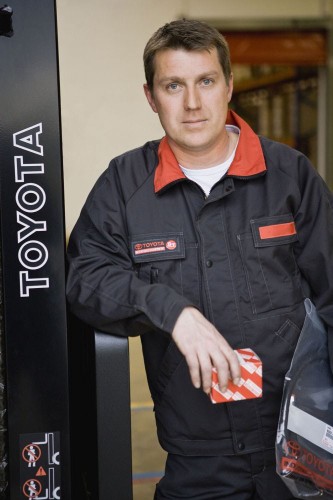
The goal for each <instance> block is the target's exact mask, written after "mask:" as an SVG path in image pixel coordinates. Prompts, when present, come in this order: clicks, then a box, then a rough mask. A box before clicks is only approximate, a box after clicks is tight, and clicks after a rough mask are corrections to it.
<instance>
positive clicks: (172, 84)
mask: <svg viewBox="0 0 333 500" xmlns="http://www.w3.org/2000/svg"><path fill="white" fill-rule="evenodd" d="M178 87H179V84H178V83H174V82H173V83H169V85H168V87H167V88H168V89H169V90H177V89H178Z"/></svg>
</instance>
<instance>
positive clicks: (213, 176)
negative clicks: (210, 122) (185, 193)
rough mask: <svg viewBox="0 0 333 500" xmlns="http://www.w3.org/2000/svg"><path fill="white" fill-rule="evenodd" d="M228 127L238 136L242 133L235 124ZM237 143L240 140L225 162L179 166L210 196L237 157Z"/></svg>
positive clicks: (227, 127)
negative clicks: (209, 164) (199, 166)
mask: <svg viewBox="0 0 333 500" xmlns="http://www.w3.org/2000/svg"><path fill="white" fill-rule="evenodd" d="M226 129H227V130H229V131H230V132H232V133H236V134H238V136H239V134H240V129H239V128H238V127H235V126H234V125H226ZM238 140H239V138H238ZM237 145H238V141H237V144H236V146H235V148H234V149H233V151H232V152H231V154H230V156H229V157H228V158H227V159H226V160H225V161H224V162H223V163H220V164H219V165H216V166H214V167H208V168H186V167H183V166H182V165H179V166H180V168H181V169H182V171H183V173H184V174H185V175H186V177H187V178H188V179H191V180H192V181H194V182H196V183H197V184H199V186H200V187H201V188H202V189H203V191H204V192H205V194H206V196H208V195H209V193H210V190H211V189H212V187H213V186H214V184H216V183H217V181H219V180H220V179H221V177H223V176H224V175H225V174H226V173H227V171H228V170H229V167H230V165H231V163H232V161H233V159H234V157H235V153H236V149H237Z"/></svg>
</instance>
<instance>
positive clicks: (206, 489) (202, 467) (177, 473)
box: [154, 450, 294, 500]
mask: <svg viewBox="0 0 333 500" xmlns="http://www.w3.org/2000/svg"><path fill="white" fill-rule="evenodd" d="M185 498H186V499H188V500H222V499H230V500H293V499H294V497H293V495H292V494H291V493H290V492H289V490H288V488H287V487H286V486H285V485H284V483H283V481H282V479H281V478H280V477H279V476H278V475H277V473H276V465H275V450H266V451H265V452H256V453H249V454H246V455H234V456H230V455H229V456H218V457H188V456H182V455H171V454H169V455H168V458H167V461H166V467H165V475H164V477H163V478H162V479H161V480H160V482H159V483H158V484H157V486H156V492H155V497H154V500H178V499H185Z"/></svg>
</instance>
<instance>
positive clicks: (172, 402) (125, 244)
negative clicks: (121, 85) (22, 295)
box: [67, 112, 333, 455]
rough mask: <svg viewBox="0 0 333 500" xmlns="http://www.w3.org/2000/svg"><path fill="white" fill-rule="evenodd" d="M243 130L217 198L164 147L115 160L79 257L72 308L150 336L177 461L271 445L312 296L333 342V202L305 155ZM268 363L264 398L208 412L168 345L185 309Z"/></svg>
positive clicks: (168, 444)
mask: <svg viewBox="0 0 333 500" xmlns="http://www.w3.org/2000/svg"><path fill="white" fill-rule="evenodd" d="M228 123H231V124H234V125H237V126H238V127H239V128H240V139H239V143H238V147H237V150H236V155H235V158H234V161H233V163H232V164H231V166H230V168H229V171H228V173H227V175H225V176H224V177H223V178H222V179H221V180H220V181H219V182H217V183H216V184H215V186H214V187H213V188H212V190H211V193H210V194H209V196H208V197H205V195H204V193H203V191H202V189H201V188H200V187H199V186H198V185H197V184H195V183H194V182H193V181H191V180H188V179H187V178H186V177H185V176H184V174H183V173H182V171H181V170H180V168H179V166H178V163H177V161H176V159H175V157H174V155H173V153H172V151H171V149H170V147H169V145H168V142H167V139H166V138H164V139H162V141H152V142H148V143H147V144H146V145H144V146H143V147H141V148H138V149H135V150H133V151H130V152H127V153H125V154H123V155H121V156H119V157H117V158H115V159H114V160H112V161H111V163H110V165H109V168H108V169H107V170H106V171H105V172H104V173H103V174H102V175H101V177H100V178H99V180H98V181H97V183H96V185H95V187H94V188H93V189H92V191H91V193H90V195H89V197H88V199H87V202H86V203H85V205H84V207H83V210H82V212H81V215H80V217H79V220H78V222H77V224H76V226H75V228H74V230H73V232H72V235H71V238H70V242H69V247H68V259H69V275H68V282H67V293H68V300H69V302H70V304H71V307H72V310H73V312H74V313H75V314H76V315H77V316H79V317H80V318H81V319H83V320H84V321H85V322H87V323H89V324H91V325H93V326H94V327H96V328H99V329H101V330H104V331H106V332H110V333H114V334H117V335H124V336H130V335H141V339H142V344H143V353H144V360H145V365H146V371H147V377H148V383H149V387H150V391H151V394H152V397H153V400H154V406H155V412H156V413H155V415H156V421H157V430H158V436H159V440H160V443H161V445H162V446H163V447H164V448H165V449H166V450H167V451H169V452H172V453H181V454H187V455H219V454H235V453H249V452H253V451H256V450H260V449H263V448H272V447H273V446H274V441H275V435H276V428H277V422H278V416H279V407H280V402H281V395H282V389H283V381H284V375H285V373H286V372H287V370H288V368H289V366H290V361H291V357H292V354H293V351H294V348H295V345H296V342H297V339H298V336H299V333H300V330H301V327H302V324H303V320H304V316H305V310H304V304H303V301H304V298H305V297H309V298H311V300H312V301H313V303H314V304H315V305H316V307H317V310H318V313H319V315H320V316H321V318H322V320H323V321H324V322H325V323H326V325H327V326H328V328H329V330H331V332H330V333H333V210H332V205H333V204H332V196H331V194H330V192H329V190H328V188H327V187H326V185H325V183H324V182H323V180H322V179H321V178H320V177H319V175H318V174H317V172H316V171H315V169H314V168H313V167H312V166H311V164H310V163H309V161H308V160H307V158H306V157H304V155H302V154H301V153H299V152H297V151H295V150H293V149H291V148H289V147H288V146H285V145H282V144H279V143H276V142H273V141H271V140H268V139H265V138H259V137H258V136H257V135H256V134H255V133H254V132H253V131H252V130H251V129H250V127H249V126H248V125H247V124H246V123H245V122H244V121H243V120H242V119H241V118H239V117H238V116H237V115H236V114H235V113H233V112H229V115H228ZM189 305H193V306H195V307H197V308H198V309H199V310H200V311H202V312H203V314H204V315H205V317H206V318H208V320H209V321H211V322H212V323H213V324H214V325H215V326H216V328H217V329H218V330H219V331H220V332H221V334H222V335H223V336H224V337H225V339H226V340H227V341H228V342H229V344H230V345H231V346H232V347H233V348H234V349H237V348H251V349H253V350H254V351H255V352H256V354H257V355H258V356H259V357H260V358H261V360H262V363H263V397H262V398H260V399H252V400H246V401H237V402H232V403H224V404H216V405H214V404H212V403H211V402H210V399H209V398H208V397H207V395H205V394H204V393H203V392H202V391H201V390H198V389H195V388H194V387H193V386H192V384H191V381H190V376H189V371H188V368H187V365H186V362H185V359H184V358H183V356H182V355H181V354H180V352H179V350H178V349H177V347H176V345H175V344H174V343H173V341H172V340H171V332H172V330H173V327H174V324H175V322H176V320H177V318H178V316H179V314H180V312H181V311H182V310H183V308H184V307H186V306H189Z"/></svg>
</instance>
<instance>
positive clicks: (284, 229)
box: [259, 222, 296, 240]
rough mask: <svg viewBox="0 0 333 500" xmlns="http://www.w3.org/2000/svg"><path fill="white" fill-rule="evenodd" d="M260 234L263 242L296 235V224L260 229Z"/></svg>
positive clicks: (287, 223) (276, 225)
mask: <svg viewBox="0 0 333 500" xmlns="http://www.w3.org/2000/svg"><path fill="white" fill-rule="evenodd" d="M259 234H260V238H261V239H262V240H268V239H269V238H280V237H281V236H291V235H292V234H296V227H295V222H286V223H285V224H273V225H272V226H262V227H259Z"/></svg>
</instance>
